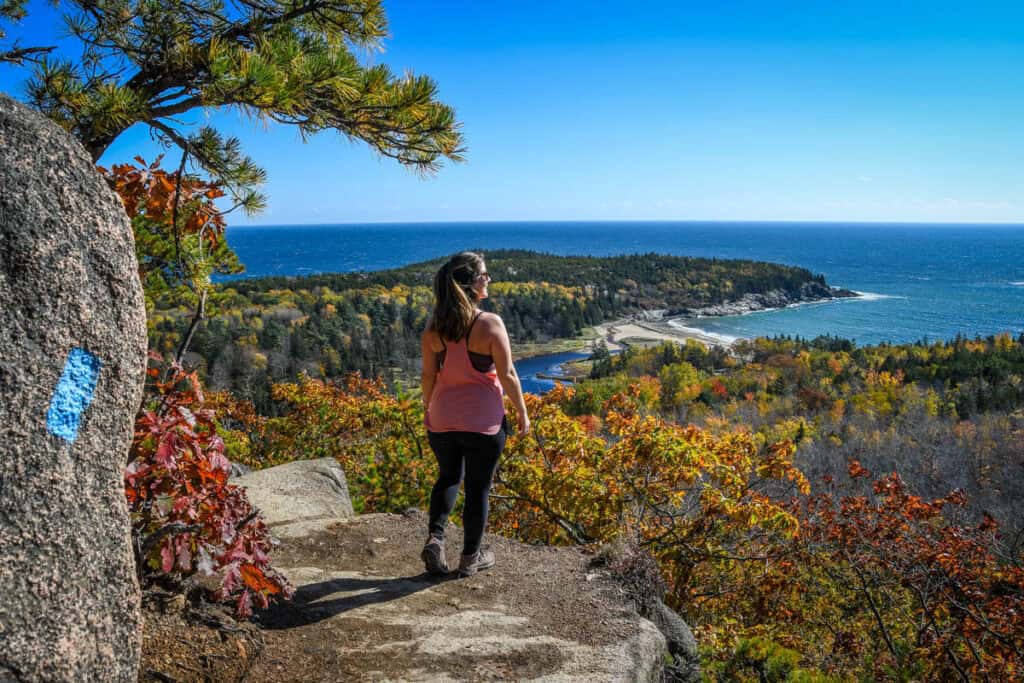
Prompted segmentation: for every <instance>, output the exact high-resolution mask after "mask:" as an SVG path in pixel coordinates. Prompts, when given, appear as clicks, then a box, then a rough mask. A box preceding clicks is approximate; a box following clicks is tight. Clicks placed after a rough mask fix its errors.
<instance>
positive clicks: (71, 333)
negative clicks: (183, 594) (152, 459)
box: [0, 95, 146, 681]
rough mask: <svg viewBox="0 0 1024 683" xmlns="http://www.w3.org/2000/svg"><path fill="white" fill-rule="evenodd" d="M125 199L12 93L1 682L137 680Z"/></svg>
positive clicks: (1, 463) (0, 536)
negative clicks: (127, 482)
mask: <svg viewBox="0 0 1024 683" xmlns="http://www.w3.org/2000/svg"><path fill="white" fill-rule="evenodd" d="M145 316H146V313H145V306H144V303H143V298H142V287H141V285H140V284H139V277H138V271H137V266H136V262H135V249H134V240H133V238H132V231H131V227H130V225H129V222H128V218H127V217H126V216H125V213H124V208H123V207H122V206H121V203H120V202H119V200H118V199H117V197H116V196H115V195H114V193H113V192H112V191H111V190H110V188H109V187H107V185H106V183H105V182H104V181H103V179H102V178H101V177H100V176H99V174H98V173H97V172H96V170H95V168H94V166H93V164H92V161H91V160H90V158H89V156H88V155H87V154H86V152H85V150H84V149H82V147H81V146H80V145H79V144H78V143H77V142H76V141H75V140H73V139H72V138H71V137H70V136H69V135H68V134H67V133H65V132H64V131H63V130H61V129H60V128H59V127H57V126H56V125H54V124H53V123H51V122H50V121H48V120H47V119H46V118H44V117H43V116H41V115H39V114H37V113H35V112H33V111H31V110H29V109H28V108H26V107H25V106H23V105H21V104H19V103H16V102H15V101H13V100H11V99H10V98H7V97H5V96H3V95H0V330H2V331H3V335H2V336H0V395H2V396H3V400H2V401H0V429H2V430H3V450H2V451H0V680H2V681H36V680H48V681H49V680H64V681H99V680H102V681H133V680H135V679H136V677H137V675H138V662H139V654H140V653H139V649H140V639H141V635H140V612H139V601H140V596H139V587H138V584H137V582H136V578H135V568H134V561H133V556H132V552H131V545H130V538H129V520H128V509H127V505H126V503H125V496H124V483H123V479H122V470H123V467H124V464H125V462H126V460H127V453H128V447H129V443H130V440H131V436H132V427H133V423H134V418H135V414H136V411H137V410H138V407H139V402H140V400H141V397H142V387H143V380H144V376H145V363H146V319H145Z"/></svg>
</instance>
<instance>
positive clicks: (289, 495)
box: [231, 458, 355, 538]
mask: <svg viewBox="0 0 1024 683" xmlns="http://www.w3.org/2000/svg"><path fill="white" fill-rule="evenodd" d="M231 482H232V483H233V484H237V485H239V486H242V487H244V488H245V491H246V494H247V495H248V496H249V502H250V503H252V505H253V507H255V508H258V509H259V511H260V512H261V513H262V515H263V521H264V522H266V525H267V528H268V529H270V532H271V534H273V535H274V536H276V537H278V538H293V537H297V536H304V535H306V534H308V533H311V532H313V531H317V530H319V529H322V528H324V527H325V526H327V525H328V524H332V523H334V522H337V521H338V520H340V519H346V518H348V517H352V516H353V515H354V514H355V512H354V511H353V510H352V499H351V498H349V494H348V483H347V482H346V480H345V472H344V470H342V469H341V465H339V464H338V461H337V460H335V459H334V458H320V459H319V460H297V461H295V462H290V463H287V464H284V465H278V466H277V467H270V468H268V469H265V470H256V471H255V472H249V473H248V474H244V475H242V476H240V477H235V478H233V479H232V480H231Z"/></svg>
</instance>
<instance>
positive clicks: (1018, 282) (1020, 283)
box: [1010, 280, 1024, 287]
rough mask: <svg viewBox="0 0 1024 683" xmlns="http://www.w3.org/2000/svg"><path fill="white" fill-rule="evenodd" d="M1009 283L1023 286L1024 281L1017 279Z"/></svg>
mask: <svg viewBox="0 0 1024 683" xmlns="http://www.w3.org/2000/svg"><path fill="white" fill-rule="evenodd" d="M1010 284H1011V285H1013V286H1014V287H1024V281H1020V280H1018V281H1017V282H1011V283H1010Z"/></svg>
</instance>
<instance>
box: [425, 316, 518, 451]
mask: <svg viewBox="0 0 1024 683" xmlns="http://www.w3.org/2000/svg"><path fill="white" fill-rule="evenodd" d="M479 317H480V316H479V314H478V315H477V318H479ZM473 324H476V318H474V319H473ZM469 329H470V330H472V329H473V326H472V325H470V328H469ZM445 348H446V351H445V358H444V365H443V366H441V370H440V372H438V373H437V381H436V382H435V383H434V393H433V394H431V395H430V405H429V406H427V415H426V419H425V423H426V426H427V429H428V430H429V431H431V432H477V433H478V434H497V433H498V431H499V430H500V429H501V423H502V420H503V419H504V418H505V404H504V403H503V402H502V399H501V397H502V390H501V383H500V382H499V381H498V372H497V370H495V369H494V368H491V369H490V370H489V371H487V372H480V371H479V370H477V369H476V368H474V367H473V364H472V362H470V360H469V334H468V333H467V334H466V337H465V338H464V339H460V340H459V341H451V342H448V343H447V345H446V346H445Z"/></svg>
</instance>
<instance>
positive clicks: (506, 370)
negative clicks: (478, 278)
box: [487, 315, 530, 434]
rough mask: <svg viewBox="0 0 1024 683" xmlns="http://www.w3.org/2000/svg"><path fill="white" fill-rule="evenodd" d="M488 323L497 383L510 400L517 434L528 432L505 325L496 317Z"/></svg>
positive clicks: (526, 416) (490, 318)
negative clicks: (517, 424) (514, 412)
mask: <svg viewBox="0 0 1024 683" xmlns="http://www.w3.org/2000/svg"><path fill="white" fill-rule="evenodd" d="M487 317H488V318H489V320H488V323H489V326H490V332H491V335H490V336H491V357H492V358H494V369H495V370H496V371H497V373H498V381H499V382H501V388H502V389H504V390H505V394H506V395H507V396H508V397H509V398H510V399H512V405H513V406H514V407H515V409H516V417H517V421H518V423H519V433H520V434H526V433H528V432H529V431H530V416H529V415H527V414H526V402H525V401H523V388H522V387H521V386H520V385H519V375H517V374H516V366H515V364H514V363H513V362H512V345H511V343H510V342H509V340H508V331H507V330H506V329H505V323H504V322H502V320H501V318H500V317H498V316H497V315H489V316H487Z"/></svg>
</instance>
